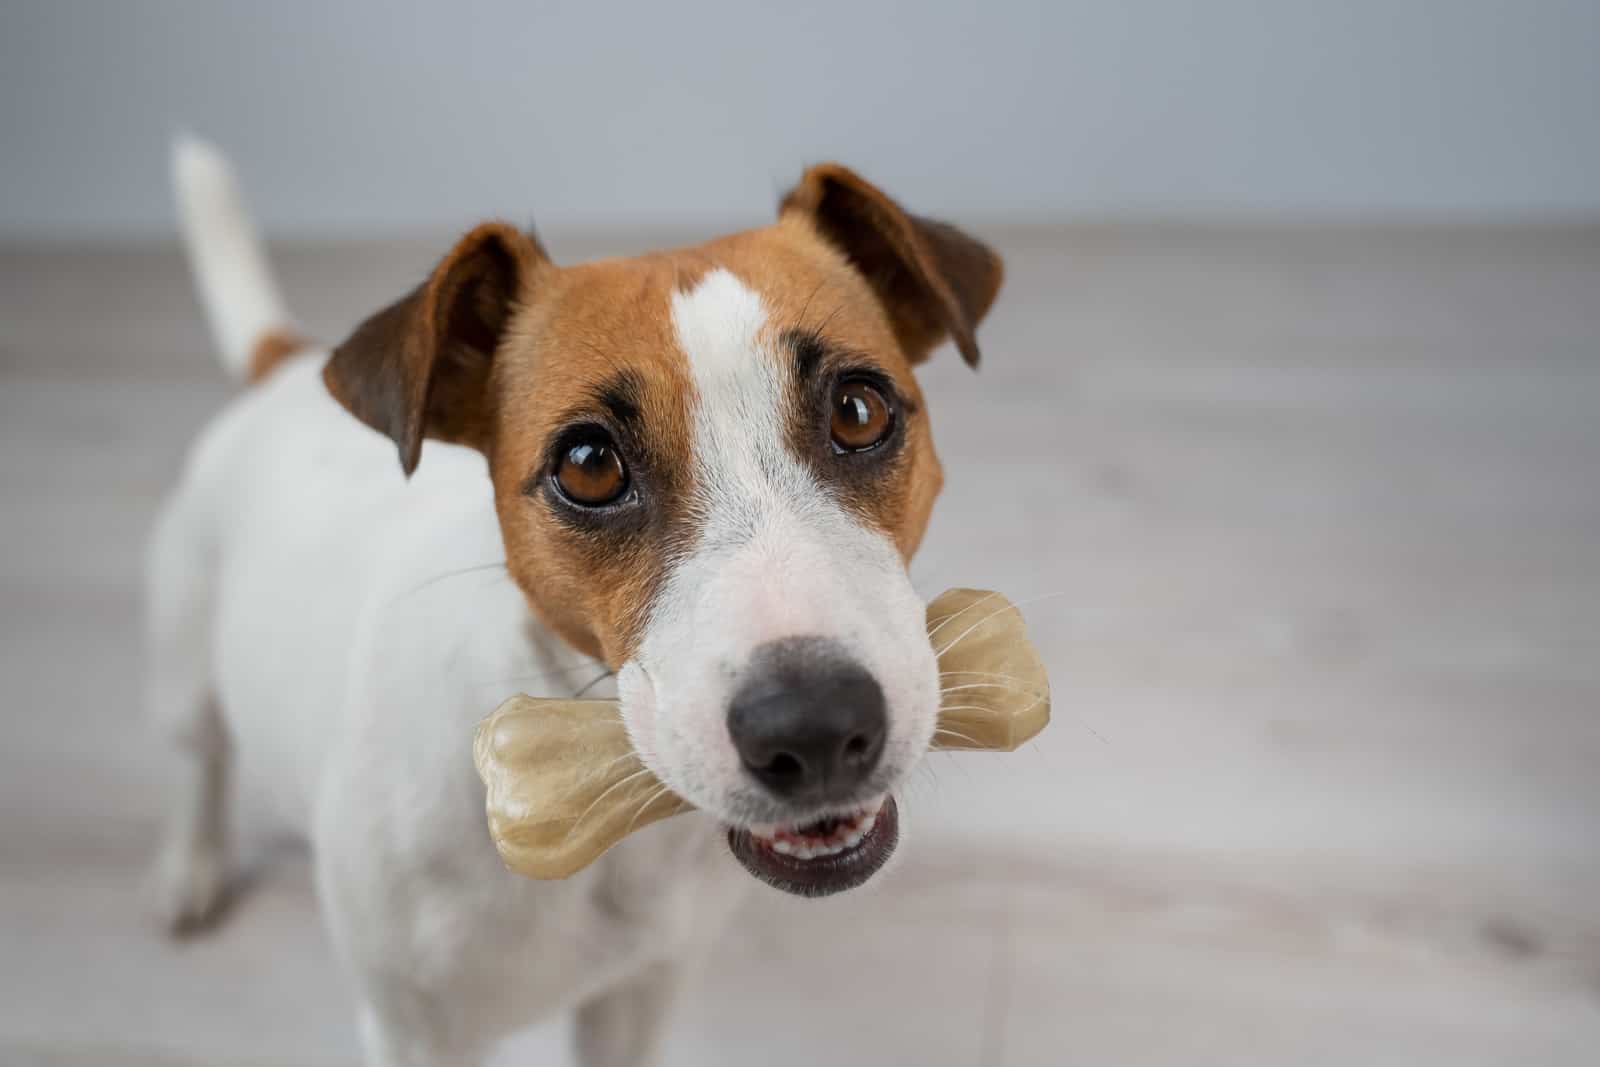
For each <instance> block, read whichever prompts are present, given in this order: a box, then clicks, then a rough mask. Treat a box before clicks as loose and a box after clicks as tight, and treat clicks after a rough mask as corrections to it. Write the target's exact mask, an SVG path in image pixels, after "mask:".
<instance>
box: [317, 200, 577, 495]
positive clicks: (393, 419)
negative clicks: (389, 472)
mask: <svg viewBox="0 0 1600 1067" xmlns="http://www.w3.org/2000/svg"><path fill="white" fill-rule="evenodd" d="M549 262H550V261H549V259H548V258H547V257H546V256H545V254H544V250H543V249H542V248H541V247H540V246H539V243H538V241H537V240H536V239H534V238H533V237H531V236H530V235H528V234H526V233H523V232H522V231H521V230H518V229H517V228H516V227H514V226H511V225H508V224H506V223H503V222H486V223H484V224H483V225H481V226H479V227H478V228H476V229H474V230H473V231H472V232H470V233H468V234H467V235H466V236H465V237H463V238H462V239H461V240H460V241H458V242H456V246H455V247H454V248H452V249H451V250H450V253H449V254H448V255H446V256H445V257H444V258H443V259H442V260H440V261H439V265H438V266H436V267H435V268H434V269H433V273H432V275H430V276H429V278H428V280H427V281H425V282H423V283H422V284H421V285H419V286H417V288H415V289H413V290H412V291H411V292H410V293H408V294H406V295H405V296H403V297H401V298H400V299H399V300H397V301H396V302H394V303H393V304H390V305H389V306H388V307H386V308H384V309H383V310H382V311H380V312H378V313H377V314H375V315H373V316H372V317H371V318H369V319H367V321H365V322H363V323H362V324H361V325H360V326H358V327H356V331H355V333H353V334H351V335H350V337H349V338H348V339H346V340H345V342H344V343H343V344H341V345H340V346H339V347H337V348H335V349H334V350H333V357H332V358H331V359H329V360H328V364H327V366H326V367H325V368H323V372H322V378H323V381H325V382H326V383H327V385H328V391H329V392H331V393H332V394H333V396H334V398H335V399H336V400H338V401H339V403H341V404H343V405H344V406H345V408H346V409H347V410H348V411H349V412H350V413H351V414H352V415H354V416H355V417H356V418H358V419H360V420H361V421H362V422H364V423H366V424H367V425H368V426H371V427H372V428H373V429H375V430H377V431H378V432H380V433H383V434H385V435H387V436H388V437H389V438H390V439H391V440H393V441H394V443H395V447H396V448H398V449H399V451H400V466H401V467H402V468H403V469H404V470H405V472H406V475H407V476H408V477H409V476H410V475H411V472H412V471H414V470H416V468H417V460H418V459H419V458H420V457H421V455H422V439H423V438H424V437H432V438H434V439H435V440H440V441H451V442H454V443H457V444H465V445H471V446H473V447H475V448H479V449H482V448H485V447H486V446H487V444H488V441H489V433H490V428H491V426H492V425H493V414H494V413H493V410H492V405H491V399H490V397H489V389H488V385H489V368H490V366H491V364H492V363H493V361H494V354H495V350H496V349H497V348H498V347H499V344H500V340H501V337H502V335H503V334H504V332H505V328H506V325H507V324H508V323H509V322H510V320H511V315H512V312H513V310H514V309H515V306H516V302H517V301H518V299H519V298H520V294H521V293H522V292H523V289H524V287H525V286H527V285H529V284H531V283H532V281H533V278H534V275H535V274H537V273H538V272H539V271H540V270H542V269H544V268H546V267H548V266H549Z"/></svg>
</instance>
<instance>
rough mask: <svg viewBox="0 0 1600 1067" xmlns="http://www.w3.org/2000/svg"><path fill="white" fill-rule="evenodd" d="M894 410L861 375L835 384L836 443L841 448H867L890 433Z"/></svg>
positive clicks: (834, 436)
mask: <svg viewBox="0 0 1600 1067" xmlns="http://www.w3.org/2000/svg"><path fill="white" fill-rule="evenodd" d="M893 426H894V412H893V411H892V410H891V409H890V407H889V402H888V401H887V400H885V399H884V397H883V394H882V393H881V392H879V391H878V390H877V388H876V387H874V386H873V385H872V384H871V383H870V382H865V381H862V380H860V379H856V380H854V381H850V380H846V381H842V382H840V383H839V384H838V385H836V386H834V388H833V423H832V427H831V429H832V432H833V443H834V446H835V447H836V448H838V449H839V450H840V451H842V452H865V451H866V450H867V449H869V448H872V447H874V446H876V445H877V444H879V443H880V442H882V441H883V439H884V438H885V437H888V436H889V431H890V430H891V429H892V428H893Z"/></svg>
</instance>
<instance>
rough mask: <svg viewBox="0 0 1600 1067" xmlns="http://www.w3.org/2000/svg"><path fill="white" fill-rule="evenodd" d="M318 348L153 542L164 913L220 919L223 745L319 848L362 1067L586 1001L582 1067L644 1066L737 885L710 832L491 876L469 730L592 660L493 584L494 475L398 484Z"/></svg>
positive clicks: (189, 466) (219, 187)
mask: <svg viewBox="0 0 1600 1067" xmlns="http://www.w3.org/2000/svg"><path fill="white" fill-rule="evenodd" d="M185 155H187V157H188V158H186V159H185V158H180V161H179V167H178V170H179V172H180V180H181V181H182V182H184V183H185V184H186V186H187V187H186V189H185V192H184V194H183V195H184V197H185V199H188V198H189V197H190V194H191V193H194V192H195V191H196V190H198V191H199V198H198V202H197V204H196V205H195V206H196V207H197V212H198V214H197V219H198V222H197V224H196V225H195V226H194V235H193V243H194V245H195V246H196V250H197V254H198V257H199V259H198V262H197V273H198V275H199V276H200V283H201V286H202V290H203V291H205V292H206V293H207V294H208V296H207V301H206V302H207V305H208V307H210V308H211V309H212V310H213V311H214V313H215V314H216V316H217V320H218V321H217V332H218V335H219V337H220V338H221V339H222V340H223V344H224V346H225V347H226V348H227V350H228V358H229V359H230V360H234V359H235V357H236V356H237V353H238V351H239V350H238V347H237V346H238V342H239V340H240V339H241V338H243V337H246V336H247V335H248V333H249V330H250V329H252V328H254V327H252V326H251V324H252V323H254V324H259V323H262V322H266V321H268V320H269V319H273V320H275V319H276V318H277V314H276V308H277V307H278V305H277V298H276V296H275V294H273V292H272V290H271V288H270V280H269V279H268V277H267V274H266V268H265V262H264V259H263V258H262V257H261V255H260V253H259V251H258V250H256V249H255V248H254V246H253V244H251V243H250V230H249V228H248V223H247V222H245V223H244V224H243V226H242V227H241V226H237V225H235V223H239V222H241V220H242V219H243V216H242V209H241V208H240V205H239V204H238V202H237V200H236V199H235V198H234V195H233V193H232V189H231V182H225V181H222V179H224V178H226V170H225V167H224V168H223V169H221V170H219V169H217V166H215V164H220V161H219V160H217V159H215V158H207V155H206V152H205V151H204V150H199V149H196V150H195V151H194V152H189V151H187V150H183V151H180V157H182V156H185ZM219 182H220V183H221V184H218V183H219ZM208 219H209V220H210V221H207V220H208ZM219 221H220V228H215V227H212V226H211V223H212V222H219ZM219 237H220V239H219ZM236 269H242V273H238V274H230V272H233V271H235V270H236ZM269 311H270V312H272V313H271V314H268V313H267V312H269ZM662 313H663V314H665V313H666V309H665V308H663V309H662ZM325 356H326V353H323V352H311V353H306V354H304V355H302V356H300V357H297V358H295V359H293V360H291V361H289V362H287V363H285V364H284V365H283V366H281V367H280V368H279V369H278V370H277V371H276V372H274V374H272V375H271V376H270V377H269V378H268V379H267V380H265V381H264V382H262V383H260V384H259V385H257V386H254V387H252V388H251V389H249V390H248V391H246V392H245V393H243V394H242V395H241V396H240V397H239V398H238V399H236V400H235V401H234V402H233V403H232V404H231V405H230V406H229V407H228V408H227V409H226V410H225V411H223V412H222V413H221V414H220V415H219V416H218V417H217V418H216V419H215V420H214V422H213V423H212V424H211V425H210V426H209V427H208V428H207V429H206V431H205V432H204V433H203V434H202V436H201V437H200V439H199V440H198V441H197V442H196V444H195V446H194V448H193V449H192V451H191V453H190V456H189V459H188V461H187V463H186V466H185V469H184V472H183V475H182V478H181V480H180V483H179V485H178V487H177V488H176V489H175V490H174V491H173V493H172V494H171V495H170V497H169V499H168V500H167V502H166V504H165V506H164V508H163V509H162V513H161V516H160V519H159V521H158V523H157V526H156V529H155V532H154V536H153V538H152V542H151V546H150V559H149V569H148V576H149V589H148V603H149V618H148V629H149V643H150V648H149V659H150V678H149V685H148V690H147V698H148V700H149V702H150V705H151V712H152V714H153V717H154V718H155V719H156V721H157V722H158V723H159V724H160V725H161V726H162V728H163V730H164V732H165V733H166V734H167V735H168V736H169V737H170V738H171V740H172V742H173V744H174V746H175V747H176V748H177V750H178V751H179V752H180V753H181V754H182V756H183V769H182V773H181V774H180V775H179V776H178V777H177V780H176V783H175V785H176V788H175V798H174V799H175V805H174V809H173V813H172V817H171V819H170V821H169V824H168V831H167V837H166V840H165V842H164V844H163V846H162V848H161V852H160V857H159V861H158V863H157V865H156V868H155V872H154V881H153V886H152V889H153V894H154V903H155V905H156V907H157V908H158V909H159V912H160V914H161V916H162V917H163V918H164V919H165V921H167V922H168V923H170V924H172V925H174V926H185V925H189V924H193V923H197V922H200V921H202V920H204V919H206V918H207V917H209V916H210V915H211V914H212V913H213V912H214V911H215V910H216V908H217V907H218V904H219V902H220V900H221V897H222V894H223V892H224V889H225V886H226V871H227V837H226V832H225V829H226V825H227V824H226V819H225V817H224V811H223V800H224V797H225V795H226V792H227V785H228V778H229V773H230V759H229V753H230V752H234V753H237V762H238V764H239V767H240V769H241V771H242V772H243V773H245V774H246V775H249V776H251V777H254V778H258V779H259V780H260V781H261V782H262V783H263V784H264V786H265V787H266V790H267V792H268V793H269V795H271V796H272V797H274V798H275V799H276V801H277V805H278V808H279V809H280V811H281V813H282V816H283V818H284V820H285V822H286V823H287V824H288V826H289V827H291V828H293V829H295V830H298V831H299V832H300V833H302V834H304V835H305V836H306V837H307V838H309V839H310V841H311V842H312V844H313V849H314V856H315V861H314V862H315V870H316V879H317V885H318V890H319V896H320V898H321V901H322V906H323V911H324V914H325V918H326V921H327V925H328V929H329V931H330V933H331V936H332V939H333V942H334V945H335V948H336V950H337V952H338V955H339V957H340V958H341V960H342V962H343V964H344V966H345V968H346V970H347V971H348V973H349V975H350V977H351V980H352V987H353V990H354V993H355V996H356V1001H357V1006H358V1012H359V1018H360V1032H361V1037H362V1042H363V1046H364V1048H365V1050H366V1059H367V1063H368V1064H369V1065H371V1067H400V1065H407V1067H443V1065H446V1064H449V1065H457V1064H469V1063H476V1062H480V1061H481V1059H482V1058H483V1056H484V1055H486V1054H487V1051H488V1050H489V1049H491V1048H492V1047H493V1045H494V1044H495V1043H496V1042H497V1041H498V1040H499V1039H500V1038H501V1037H502V1036H503V1035H505V1034H507V1033H508V1032H510V1031H512V1030H515V1029H517V1028H519V1027H521V1026H523V1025H525V1024H527V1023H529V1022H531V1021H533V1020H535V1019H537V1018H540V1017H543V1016H546V1015H549V1014H551V1013H552V1012H557V1011H560V1010H563V1009H567V1008H574V1007H575V1008H576V1009H577V1012H578V1045H579V1049H580V1054H581V1056H582V1058H583V1062H584V1064H585V1065H586V1067H590V1065H602V1064H607V1065H609V1064H619V1065H620V1064H629V1065H632V1064H643V1063H647V1062H652V1057H653V1055H654V1050H655V1048H656V1047H657V1044H658V1042H657V1040H656V1037H657V1034H658V1032H659V1030H660V1028H661V1024H662V1019H663V1018H664V1009H665V1006H666V1004H667V1003H668V1002H669V1001H670V999H671V993H672V990H673V989H674V987H675V986H676V982H675V976H676V974H677V973H678V972H679V971H680V970H681V969H682V967H683V966H684V964H685V963H686V962H687V961H691V960H693V959H694V957H695V956H696V955H697V953H698V951H699V949H700V948H701V947H702V946H704V945H705V944H706V943H707V942H708V940H709V937H710V935H711V933H712V932H713V931H714V930H715V929H716V928H717V927H718V926H720V925H721V923H722V922H723V920H724V918H725V916H726V915H727V914H728V912H729V910H730V908H731V907H732V906H733V902H734V900H735V899H736V897H737V894H738V893H739V891H741V890H742V889H744V888H745V887H746V886H748V885H750V884H751V883H750V879H749V877H748V875H746V874H745V873H744V872H743V871H742V870H740V869H739V868H738V866H737V865H736V864H735V863H734V862H733V860H732V859H731V858H730V857H729V856H728V855H727V850H726V846H725V845H724V844H723V842H722V840H721V839H722V829H721V827H720V826H718V825H717V824H716V823H715V822H714V821H713V820H712V819H710V818H709V817H706V816H703V815H689V816H684V817H681V818H678V819H673V820H670V821H668V822H665V823H662V824H659V825H656V826H652V827H649V828H647V829H645V830H643V831H641V832H639V833H637V834H635V835H633V836H632V837H630V838H629V839H628V840H627V841H625V842H624V843H623V844H621V845H620V846H618V847H617V848H615V849H613V850H612V851H611V852H609V853H607V854H606V855H605V856H604V857H602V858H601V859H600V860H599V861H598V862H597V863H595V864H594V865H592V866H591V867H589V868H588V869H586V870H584V871H583V872H581V873H579V874H578V875H576V876H574V877H572V878H570V879H567V880H565V881H560V882H535V881H531V880H528V879H526V878H523V877H520V876H518V875H514V874H511V873H509V872H508V871H506V869H505V868H504V867H503V866H502V865H501V862H500V860H499V857H498V856H497V854H496V852H495V849H494V847H493V844H492V843H491V842H490V840H489V837H488V832H487V828H486V823H485V818H484V809H483V803H484V798H483V789H482V786H481V784H480V783H479V782H478V779H477V776H476V774H475V772H474V770H473V767H472V760H471V740H472V733H473V729H474V727H475V726H476V725H477V723H478V721H479V720H480V719H481V718H482V717H483V716H484V715H486V714H487V713H488V712H490V711H491V710H493V709H494V707H495V705H496V704H498V703H499V702H500V701H501V700H502V699H504V698H505V697H506V696H507V695H509V694H511V693H514V692H518V691H523V692H530V693H535V694H538V693H552V694H570V693H571V692H572V691H573V690H575V689H576V688H577V687H578V686H579V685H582V684H584V683H586V682H588V681H590V680H591V679H592V678H593V677H594V675H595V674H596V673H598V672H599V666H598V665H597V664H595V663H593V662H592V661H589V660H587V659H585V658H584V657H582V656H580V655H578V654H576V653H574V652H572V651H571V650H570V649H568V648H567V647H566V646H565V645H564V644H563V643H562V642H561V641H560V640H559V639H558V638H556V637H555V636H553V635H552V634H550V633H549V632H547V631H546V630H544V629H543V628H542V627H541V626H539V625H538V624H537V623H536V622H535V621H534V619H533V618H532V616H531V614H530V612H529V609H528V606H527V604H526V602H525V600H524V598H523V596H522V594H521V592H520V591H519V590H518V589H516V587H515V586H514V584H513V583H512V581H511V580H510V578H509V577H508V576H507V575H506V573H505V571H504V569H503V568H501V567H497V566H491V567H488V568H487V569H485V567H484V565H486V564H489V565H495V564H499V563H500V562H501V561H502V560H503V547H502V544H501V539H500V531H499V526H498V524H497V521H496V518H495V512H494V506H493V497H492V492H491V487H490V482H489V477H488V472H487V469H486V464H485V462H484V460H483V458H482V457H481V456H480V455H479V454H478V453H476V452H473V451H470V450H467V449H464V448H458V447H453V446H450V445H444V444H439V443H437V442H430V443H429V444H428V445H427V447H426V449H425V450H424V457H423V462H422V465H421V467H420V468H419V470H418V471H417V474H416V476H415V477H414V478H413V479H412V480H411V481H410V482H409V483H408V482H407V481H406V480H405V478H404V477H403V476H402V475H401V473H400V469H399V466H398V464H397V463H396V462H395V457H394V448H393V446H392V445H391V444H390V443H389V442H388V441H387V440H384V439H383V438H382V437H380V436H379V435H377V434H376V433H374V432H372V431H370V430H368V429H366V428H365V427H363V426H361V425H360V424H359V423H358V422H357V421H356V420H355V419H353V418H352V417H351V416H350V415H348V414H347V413H346V412H344V411H343V410H342V409H340V408H339V406H338V405H337V404H336V403H335V402H334V401H333V400H332V399H331V398H330V397H329V396H328V394H327V391H326V389H325V388H324V386H323V384H322V381H321V377H320V369H321V364H322V362H323V360H324V358H325ZM475 568H476V569H475Z"/></svg>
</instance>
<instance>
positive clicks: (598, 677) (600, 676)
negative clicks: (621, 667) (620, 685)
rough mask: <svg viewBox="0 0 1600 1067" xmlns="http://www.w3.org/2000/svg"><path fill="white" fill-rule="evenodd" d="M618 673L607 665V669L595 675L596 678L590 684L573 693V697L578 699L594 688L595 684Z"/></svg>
mask: <svg viewBox="0 0 1600 1067" xmlns="http://www.w3.org/2000/svg"><path fill="white" fill-rule="evenodd" d="M616 673H617V672H616V671H614V670H612V669H611V668H610V667H607V668H606V669H605V670H603V671H601V672H600V673H599V674H597V675H595V677H594V679H593V680H592V681H590V682H589V683H588V684H586V685H584V686H583V687H582V688H580V689H579V690H578V691H577V692H576V693H573V694H572V699H574V700H577V699H578V698H579V697H581V696H583V694H585V693H587V692H588V691H589V690H591V689H593V688H594V687H595V686H597V685H599V684H600V683H601V682H603V681H605V680H606V679H607V678H613V677H615V676H616Z"/></svg>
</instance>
